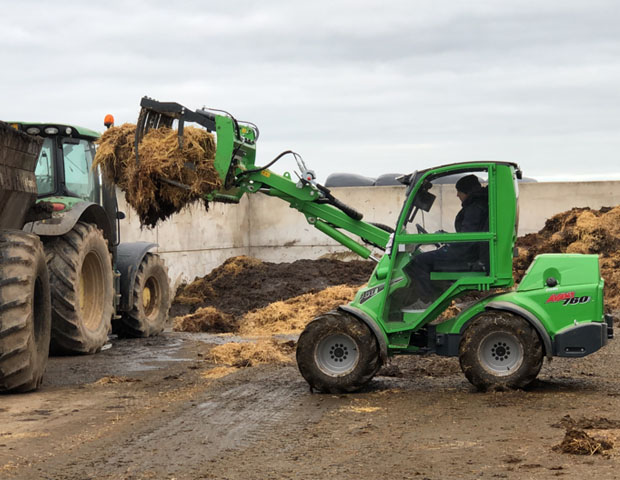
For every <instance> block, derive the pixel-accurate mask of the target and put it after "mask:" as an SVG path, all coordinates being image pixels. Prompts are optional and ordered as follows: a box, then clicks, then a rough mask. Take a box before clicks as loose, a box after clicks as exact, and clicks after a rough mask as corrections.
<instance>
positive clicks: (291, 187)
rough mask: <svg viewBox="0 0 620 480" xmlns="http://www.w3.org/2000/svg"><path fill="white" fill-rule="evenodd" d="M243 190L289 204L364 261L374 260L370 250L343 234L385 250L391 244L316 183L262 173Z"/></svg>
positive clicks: (252, 177)
mask: <svg viewBox="0 0 620 480" xmlns="http://www.w3.org/2000/svg"><path fill="white" fill-rule="evenodd" d="M239 187H240V189H241V190H242V191H245V192H247V193H255V192H262V193H264V194H266V195H269V196H272V197H277V198H280V199H281V200H283V201H285V202H287V203H288V204H289V205H290V206H291V208H295V209H296V210H299V211H300V212H301V213H303V214H304V215H305V217H306V219H307V221H308V223H309V224H310V225H313V226H314V227H315V228H317V229H318V230H320V231H321V232H323V233H324V234H326V235H328V236H330V237H331V238H333V239H334V240H336V241H337V242H339V243H341V244H342V245H344V246H345V247H347V248H349V249H350V250H352V251H353V252H355V253H357V254H358V255H360V256H361V257H362V258H369V257H370V255H371V251H370V249H369V248H367V247H365V246H364V245H362V244H361V243H359V242H358V241H356V240H354V239H353V238H351V237H349V236H348V235H346V234H344V233H343V232H342V231H340V230H345V231H347V232H350V233H352V234H354V235H357V236H358V237H360V238H361V239H362V240H363V241H365V242H366V243H370V244H372V245H375V246H377V247H379V248H381V249H385V247H386V245H387V243H388V239H389V235H390V234H389V232H387V231H385V230H383V229H381V228H379V227H377V226H375V225H373V224H371V223H368V222H364V221H363V220H362V219H361V218H362V216H361V214H359V213H358V212H356V211H355V210H353V209H352V208H350V207H347V206H346V205H344V204H342V203H341V202H339V201H337V200H336V201H335V202H334V200H335V199H333V197H331V199H330V198H329V197H328V196H331V193H330V192H329V190H328V189H326V188H325V187H322V186H321V185H318V184H316V183H314V182H311V181H304V180H300V181H299V182H294V181H293V180H291V178H290V175H288V174H284V176H282V175H279V174H277V173H275V172H272V171H271V170H261V171H260V172H254V173H251V174H249V175H247V176H244V177H242V179H241V182H240V184H239ZM334 203H336V205H337V206H336V205H334Z"/></svg>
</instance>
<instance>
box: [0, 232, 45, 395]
mask: <svg viewBox="0 0 620 480" xmlns="http://www.w3.org/2000/svg"><path fill="white" fill-rule="evenodd" d="M51 324H52V310H51V304H50V284H49V277H48V272H47V265H46V262H45V252H44V251H43V245H42V244H41V242H40V241H39V238H38V237H37V236H36V235H32V234H28V233H25V232H22V231H20V230H4V231H0V392H28V391H30V390H35V389H36V388H38V386H39V385H40V384H41V380H42V379H43V373H44V372H45V367H46V365H47V357H48V353H49V346H50V330H51Z"/></svg>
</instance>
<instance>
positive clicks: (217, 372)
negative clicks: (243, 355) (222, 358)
mask: <svg viewBox="0 0 620 480" xmlns="http://www.w3.org/2000/svg"><path fill="white" fill-rule="evenodd" d="M236 371H237V368H236V367H214V368H211V369H209V370H206V371H204V372H202V378H206V379H207V380H215V379H216V378H222V377H225V376H227V375H230V374H231V373H233V372H236Z"/></svg>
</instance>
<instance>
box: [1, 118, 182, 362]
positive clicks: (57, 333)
mask: <svg viewBox="0 0 620 480" xmlns="http://www.w3.org/2000/svg"><path fill="white" fill-rule="evenodd" d="M10 125H11V126H12V127H14V128H15V129H17V130H18V131H20V132H23V133H25V134H28V135H32V136H38V137H42V138H43V144H42V147H41V152H40V154H39V158H38V162H37V165H36V169H35V172H34V173H35V177H36V186H37V190H38V201H37V203H38V206H39V207H41V208H46V209H48V210H49V211H51V215H50V218H46V219H43V220H34V221H30V222H28V223H26V224H25V225H24V226H23V230H24V231H26V232H30V233H34V234H36V235H37V236H38V237H39V238H40V239H41V241H42V242H43V245H44V248H45V254H46V257H47V264H48V269H49V277H50V285H51V302H52V333H51V351H52V352H55V353H61V354H76V353H84V354H88V353H95V352H97V351H99V350H100V349H101V348H102V347H103V346H104V344H105V343H106V342H107V339H108V334H109V333H110V332H111V330H112V329H113V330H114V332H115V333H117V334H118V335H119V336H125V337H148V336H152V335H157V334H158V333H160V332H161V331H162V330H163V329H164V326H165V322H166V320H167V318H168V310H169V308H170V303H171V296H170V287H169V280H168V275H167V269H166V267H165V265H164V263H163V261H162V260H161V258H160V257H159V256H158V255H156V254H155V253H151V252H150V250H151V249H153V248H154V247H155V246H156V244H154V243H147V242H134V243H120V232H119V225H120V223H119V222H120V220H121V219H122V218H124V214H123V212H120V211H119V210H118V204H117V201H116V190H115V187H114V185H108V184H107V183H105V182H104V181H103V180H102V176H101V175H100V174H99V172H98V170H96V169H93V168H92V162H93V158H94V155H95V143H94V142H95V140H97V139H98V138H99V136H100V135H99V133H97V132H95V131H92V130H89V129H86V128H81V127H77V126H73V125H64V124H56V123H31V122H28V123H26V122H10Z"/></svg>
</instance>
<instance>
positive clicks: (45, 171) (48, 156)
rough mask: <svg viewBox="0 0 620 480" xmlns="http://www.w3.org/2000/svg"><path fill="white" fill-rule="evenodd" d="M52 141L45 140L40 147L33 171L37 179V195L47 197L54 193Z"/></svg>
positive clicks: (49, 139)
mask: <svg viewBox="0 0 620 480" xmlns="http://www.w3.org/2000/svg"><path fill="white" fill-rule="evenodd" d="M52 148H53V141H52V139H51V138H46V139H45V141H44V142H43V146H42V147H41V153H40V154H39V160H38V161H37V167H36V169H35V171H34V174H35V177H36V179H37V191H38V193H39V195H49V194H50V193H54V190H55V185H54V183H55V182H54V177H55V175H54V162H53V157H52Z"/></svg>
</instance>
